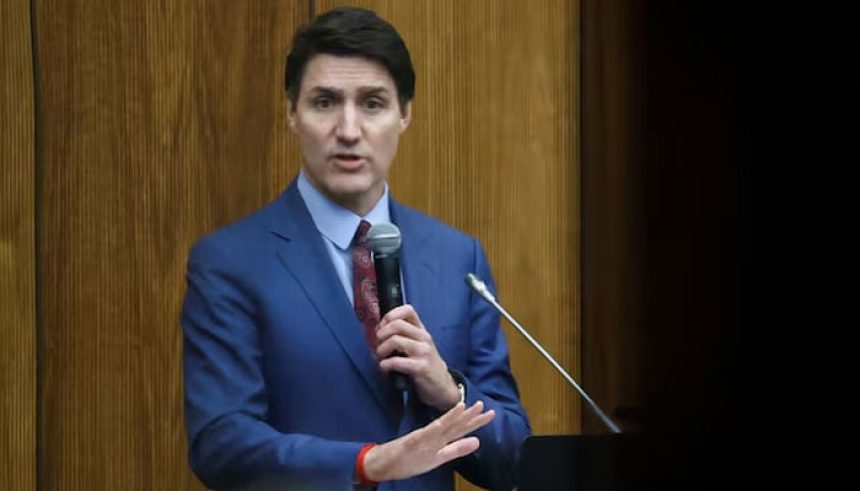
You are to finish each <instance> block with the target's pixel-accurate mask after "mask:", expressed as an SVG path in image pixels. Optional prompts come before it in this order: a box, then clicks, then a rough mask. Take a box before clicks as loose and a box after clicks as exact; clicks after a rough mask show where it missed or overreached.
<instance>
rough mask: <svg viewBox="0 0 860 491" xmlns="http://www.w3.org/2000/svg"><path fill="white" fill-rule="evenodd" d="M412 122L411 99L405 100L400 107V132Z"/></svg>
mask: <svg viewBox="0 0 860 491" xmlns="http://www.w3.org/2000/svg"><path fill="white" fill-rule="evenodd" d="M411 122H412V101H409V102H407V103H406V104H404V105H403V106H402V107H401V108H400V132H401V133H403V132H404V131H406V128H408V127H409V123H411Z"/></svg>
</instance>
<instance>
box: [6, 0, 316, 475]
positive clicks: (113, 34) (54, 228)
mask: <svg viewBox="0 0 860 491" xmlns="http://www.w3.org/2000/svg"><path fill="white" fill-rule="evenodd" d="M307 10H308V3H307V2H290V1H286V0H283V1H276V0H271V1H257V2H233V1H226V0H225V1H218V2H214V1H208V0H197V1H182V2H169V1H167V2H165V1H158V0H146V1H140V2H111V1H91V0H72V1H66V0H63V1H59V0H43V1H40V2H38V8H37V18H38V23H37V26H38V27H37V33H38V46H39V58H40V62H41V69H42V72H41V80H40V83H41V87H42V90H41V105H40V112H39V117H40V119H41V121H42V123H41V128H40V131H41V137H40V139H41V142H42V153H43V159H42V160H43V164H44V170H43V175H42V181H43V193H42V196H41V201H40V203H39V206H40V208H41V212H40V214H39V220H38V229H39V234H40V237H41V243H40V254H39V262H40V265H41V274H40V276H39V293H40V295H41V297H42V299H43V302H42V303H43V311H42V312H41V315H42V321H43V329H44V365H43V367H42V370H43V373H44V376H43V385H42V388H41V396H42V400H43V405H42V408H41V415H42V420H43V432H42V440H41V442H40V443H41V445H42V447H43V449H44V465H43V469H42V471H43V473H42V475H41V476H40V481H41V482H40V487H41V488H42V489H153V490H155V489H157V490H164V489H171V490H174V489H199V488H200V484H199V483H198V482H197V481H196V478H194V477H193V476H192V474H191V472H190V469H189V466H188V463H187V458H186V450H187V445H186V439H185V431H184V426H183V419H182V415H183V408H182V376H181V330H180V326H179V311H180V303H181V300H182V297H183V292H184V285H185V278H184V274H185V261H186V258H187V253H188V250H189V248H190V246H191V244H192V243H193V241H194V240H195V239H197V238H198V237H200V236H201V235H203V234H204V233H205V232H207V231H210V230H212V229H214V228H216V227H218V226H221V225H224V224H226V223H227V222H229V221H232V220H235V219H237V218H239V217H240V216H241V215H243V214H245V213H247V212H250V211H251V210H253V209H255V208H257V207H259V206H261V205H263V204H264V203H265V202H267V201H269V200H270V199H272V198H273V197H274V196H275V195H276V194H277V193H278V192H279V191H280V190H281V189H282V188H283V187H284V186H285V185H286V183H287V179H288V177H290V176H292V175H293V174H294V173H295V172H296V170H297V168H298V165H297V160H296V159H295V158H294V155H296V154H297V151H296V147H295V144H294V142H293V141H292V140H291V139H289V137H288V136H287V135H288V132H287V130H286V125H285V122H284V116H285V108H286V105H285V102H284V97H283V95H282V72H283V68H282V64H283V60H284V56H285V54H286V50H287V47H288V43H289V39H290V38H291V35H292V33H293V31H294V29H295V27H296V26H297V24H298V23H299V22H303V21H305V20H306V19H307V17H308V11H307ZM4 32H5V30H4Z"/></svg>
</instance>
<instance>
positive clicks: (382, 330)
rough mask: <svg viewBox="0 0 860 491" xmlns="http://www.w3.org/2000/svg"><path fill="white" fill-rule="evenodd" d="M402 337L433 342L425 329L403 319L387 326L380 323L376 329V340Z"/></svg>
mask: <svg viewBox="0 0 860 491" xmlns="http://www.w3.org/2000/svg"><path fill="white" fill-rule="evenodd" d="M398 334H399V335H401V336H404V337H407V338H410V339H415V340H418V341H427V340H431V339H432V338H431V337H430V333H429V332H427V330H426V329H424V328H423V327H419V326H416V325H415V324H410V323H409V322H407V321H406V320H403V319H395V320H393V321H391V322H389V323H387V324H383V323H382V322H380V323H379V327H378V328H377V329H376V339H378V340H380V341H383V340H385V339H387V338H390V337H391V336H396V335H398Z"/></svg>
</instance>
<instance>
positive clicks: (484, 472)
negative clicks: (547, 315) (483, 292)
mask: <svg viewBox="0 0 860 491" xmlns="http://www.w3.org/2000/svg"><path fill="white" fill-rule="evenodd" d="M474 258H475V260H474V269H473V271H474V272H475V273H476V274H477V275H478V277H479V278H482V279H483V280H484V281H485V282H486V283H487V286H488V287H489V288H490V290H491V291H493V292H494V293H495V290H496V287H495V283H494V281H493V278H492V274H491V272H490V267H489V264H488V262H487V258H486V255H485V253H484V250H483V248H482V247H481V246H480V244H479V243H478V242H477V240H475V241H474ZM469 301H470V306H469V315H470V326H469V329H470V339H471V352H470V356H469V361H468V365H467V366H466V368H465V372H464V373H459V372H455V374H454V375H455V377H459V378H461V379H462V380H463V383H464V385H465V386H466V403H467V405H468V406H471V405H472V404H474V403H475V402H477V401H479V400H480V401H483V402H484V405H485V407H486V408H487V409H494V410H495V411H496V417H495V419H494V420H493V421H492V423H491V424H489V425H487V426H485V427H483V428H481V429H479V430H478V431H477V432H476V435H477V436H478V438H479V439H480V441H481V446H480V448H479V449H478V451H477V452H475V453H474V454H472V455H471V456H468V457H466V458H465V459H463V461H462V462H461V463H460V464H459V465H458V470H459V471H460V472H461V473H462V474H463V475H464V476H465V477H466V478H467V479H468V480H470V481H472V482H473V483H475V484H478V485H480V486H482V487H485V488H487V489H492V490H499V489H511V488H512V487H513V485H514V471H515V469H516V465H517V463H518V462H519V456H520V447H521V446H522V443H523V440H525V438H526V437H527V436H529V434H530V433H531V428H530V426H529V421H528V418H527V416H526V413H525V410H524V409H523V407H522V405H521V404H520V401H519V393H518V390H517V386H516V382H515V381H514V378H513V375H512V374H511V371H510V364H509V360H508V347H507V343H506V342H505V337H504V333H503V331H502V330H501V328H500V326H499V315H498V313H497V312H496V311H495V309H493V308H492V306H490V305H489V304H488V303H487V302H485V301H484V300H483V299H482V298H481V297H480V296H479V295H477V294H475V293H472V294H471V296H470V300H469Z"/></svg>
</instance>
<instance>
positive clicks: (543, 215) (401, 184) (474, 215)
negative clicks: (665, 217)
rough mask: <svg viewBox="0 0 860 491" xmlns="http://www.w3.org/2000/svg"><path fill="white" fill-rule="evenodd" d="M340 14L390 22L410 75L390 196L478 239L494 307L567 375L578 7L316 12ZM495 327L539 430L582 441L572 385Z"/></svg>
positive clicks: (486, 3)
mask: <svg viewBox="0 0 860 491" xmlns="http://www.w3.org/2000/svg"><path fill="white" fill-rule="evenodd" d="M341 4H352V5H359V6H364V7H368V8H371V9H373V10H375V11H377V12H378V13H380V15H382V16H383V17H384V18H386V19H388V20H389V21H391V23H392V24H393V25H394V26H395V27H396V28H397V29H398V31H400V32H401V34H402V35H403V37H404V38H405V40H406V43H407V45H408V46H409V49H410V52H411V54H412V58H413V63H414V64H415V67H416V74H417V87H416V97H415V101H414V120H413V122H412V125H411V127H410V128H409V130H408V131H407V132H406V133H405V135H404V137H403V139H402V140H401V149H400V153H399V154H398V158H397V161H396V162H395V164H394V167H393V169H392V176H391V184H392V191H393V193H394V195H395V196H397V197H398V198H399V199H400V200H402V201H404V202H406V203H407V204H409V205H412V206H414V207H416V208H418V209H420V210H422V211H425V212H428V213H430V214H431V215H434V216H436V217H439V218H441V219H442V220H444V221H446V222H448V223H450V224H452V225H454V226H456V227H458V228H460V229H462V230H464V231H466V232H468V233H471V234H474V235H476V236H477V237H478V238H480V239H481V240H482V241H483V243H484V245H485V247H486V248H487V253H488V255H489V258H490V261H491V263H492V265H493V268H494V274H495V276H496V280H497V282H498V284H499V292H500V297H501V300H502V302H503V303H504V304H506V306H507V307H508V310H509V311H510V312H511V313H513V314H514V315H515V316H516V317H518V318H519V319H520V320H521V322H523V323H524V324H525V325H526V326H527V327H528V328H530V329H531V330H532V332H533V334H534V336H535V337H536V338H537V339H539V340H541V341H542V342H543V343H545V344H546V346H547V348H548V349H549V351H550V352H551V353H553V354H554V355H555V357H556V358H557V359H558V360H559V362H560V363H561V364H562V365H564V366H566V367H568V368H569V369H570V371H571V372H572V373H573V374H574V375H577V374H578V373H579V369H578V365H579V354H578V353H579V309H578V305H579V304H578V302H579V300H578V299H579V228H578V222H579V220H578V216H579V175H578V157H577V156H578V151H579V150H578V145H579V142H578V137H577V132H578V126H577V125H578V123H577V117H578V103H577V101H578V82H577V80H578V13H577V12H578V10H577V9H578V5H577V2H569V1H565V0H541V1H532V2H520V1H515V0H505V1H497V0H482V1H469V2H458V1H454V0H446V1H440V0H433V1H431V0H426V1H415V2H401V1H395V0H367V1H357V2H356V1H353V2H339V1H330V0H326V1H318V2H316V5H317V9H316V10H317V11H318V12H323V11H325V10H328V9H330V8H332V7H333V6H335V5H341ZM504 329H505V332H506V335H507V338H508V341H509V343H510V345H511V363H512V366H513V369H514V372H515V375H516V377H517V380H518V382H519V384H520V389H521V392H522V396H523V401H524V404H525V406H526V409H527V410H528V412H529V415H530V417H531V419H532V424H533V429H534V431H535V433H536V434H563V433H576V432H578V430H579V400H578V398H577V397H576V396H575V394H574V393H573V391H572V389H571V388H570V387H568V386H567V385H566V383H565V382H564V381H563V379H562V378H561V377H560V376H559V375H557V374H556V373H555V372H554V371H553V369H552V368H551V367H550V366H549V365H548V364H547V363H546V362H544V361H543V359H542V358H541V357H540V355H539V354H537V353H536V352H535V351H534V350H533V349H532V348H531V346H530V345H528V344H527V343H526V341H525V340H523V339H522V338H521V337H520V336H519V334H517V333H516V331H514V330H513V329H512V328H510V327H509V326H507V325H505V326H504Z"/></svg>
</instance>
